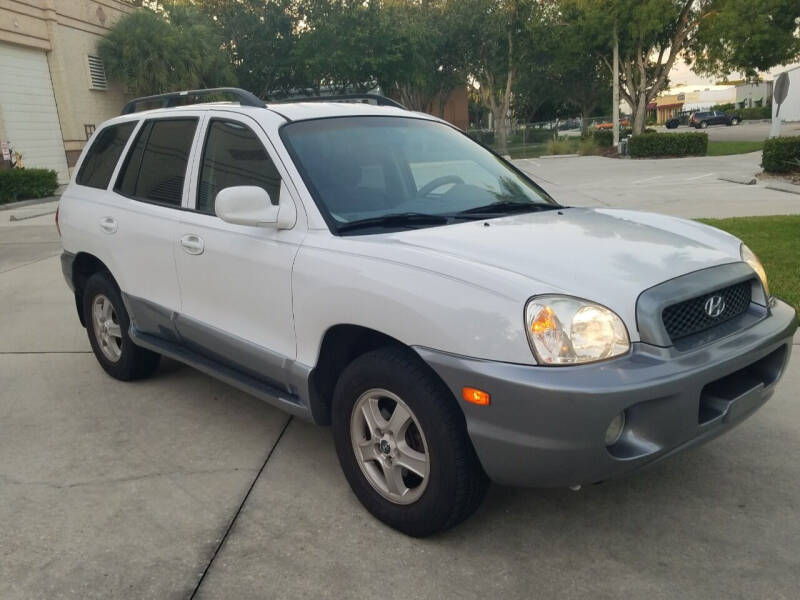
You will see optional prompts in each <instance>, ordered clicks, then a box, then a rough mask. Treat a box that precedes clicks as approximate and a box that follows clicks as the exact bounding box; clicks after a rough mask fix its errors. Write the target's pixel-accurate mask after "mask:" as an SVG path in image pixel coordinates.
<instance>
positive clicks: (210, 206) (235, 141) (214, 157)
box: [197, 119, 281, 215]
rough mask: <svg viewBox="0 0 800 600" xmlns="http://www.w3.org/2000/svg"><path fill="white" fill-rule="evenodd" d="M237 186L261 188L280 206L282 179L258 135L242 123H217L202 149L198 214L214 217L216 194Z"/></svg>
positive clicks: (221, 121) (210, 125) (207, 135)
mask: <svg viewBox="0 0 800 600" xmlns="http://www.w3.org/2000/svg"><path fill="white" fill-rule="evenodd" d="M237 185H254V186H257V187H260V188H262V189H263V190H265V191H266V192H267V193H268V194H269V197H270V200H272V203H273V204H278V198H279V194H280V188H281V176H280V174H279V173H278V170H277V169H276V168H275V164H274V163H273V162H272V160H271V159H270V157H269V155H268V154H267V151H266V150H265V149H264V146H263V145H262V144H261V141H260V140H259V139H258V137H257V136H256V134H255V133H253V131H252V130H251V129H250V128H249V127H247V126H246V125H242V124H241V123H237V122H235V121H224V120H221V119H214V120H213V121H211V123H210V124H209V126H208V133H207V134H206V143H205V148H204V149H203V162H202V163H201V167H200V185H199V186H198V188H197V210H198V211H200V212H204V213H209V214H212V215H213V214H215V212H214V200H215V199H216V197H217V193H219V191H220V190H224V189H225V188H227V187H233V186H237Z"/></svg>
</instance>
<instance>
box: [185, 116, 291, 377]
mask: <svg viewBox="0 0 800 600" xmlns="http://www.w3.org/2000/svg"><path fill="white" fill-rule="evenodd" d="M263 118H264V119H278V120H280V117H278V116H277V115H272V114H266V115H264V116H263ZM198 146H199V147H198V149H197V151H196V152H195V159H196V160H195V161H194V168H193V175H192V179H193V183H192V192H191V198H190V199H189V208H190V210H187V211H184V212H183V213H182V214H181V217H180V223H179V227H178V231H177V235H176V239H175V248H176V253H175V255H176V263H177V267H178V276H179V281H180V287H181V297H182V308H181V315H180V316H179V318H178V321H177V328H178V331H179V332H180V335H181V338H182V339H183V340H184V341H185V342H186V343H187V344H189V345H190V346H191V347H192V349H193V350H195V351H197V352H201V353H203V354H206V355H208V356H210V357H212V358H214V359H215V360H218V361H220V362H225V363H229V364H230V365H231V366H234V367H236V368H238V369H241V370H243V371H246V372H249V373H250V374H251V375H253V376H255V377H258V378H261V379H266V380H269V381H271V382H273V383H277V384H282V383H285V381H286V379H285V373H284V369H285V366H286V360H287V359H294V358H295V356H296V347H295V336H294V320H293V315H292V285H291V284H292V279H291V277H292V264H293V262H294V258H295V256H296V254H297V251H298V249H299V245H300V242H301V241H302V239H303V236H304V231H305V228H304V227H297V226H295V227H294V228H292V229H284V230H278V229H275V228H270V227H253V226H245V225H233V224H230V223H226V222H225V221H223V220H222V219H220V218H219V217H217V216H216V213H215V210H214V202H215V198H216V195H217V193H219V191H220V190H222V189H225V188H227V187H233V186H239V185H254V186H259V187H261V188H263V189H265V190H266V191H267V193H268V194H269V196H270V199H271V200H272V202H273V204H278V203H279V201H280V202H284V201H287V202H292V203H294V204H295V206H296V207H297V208H299V202H298V199H297V198H296V197H295V196H294V189H293V188H291V189H290V186H287V185H286V182H287V181H289V180H288V176H287V173H286V171H285V169H284V167H283V165H282V163H281V162H280V160H279V159H278V157H277V154H276V152H275V150H274V148H273V146H272V145H271V144H270V142H269V140H268V139H267V136H266V134H265V132H264V130H263V129H262V128H261V126H260V125H259V124H258V123H257V122H256V121H255V120H253V119H251V118H250V117H248V116H245V115H241V114H237V113H230V112H227V111H219V112H217V111H211V112H209V116H208V119H207V121H206V123H205V125H204V131H203V134H202V142H201V144H198Z"/></svg>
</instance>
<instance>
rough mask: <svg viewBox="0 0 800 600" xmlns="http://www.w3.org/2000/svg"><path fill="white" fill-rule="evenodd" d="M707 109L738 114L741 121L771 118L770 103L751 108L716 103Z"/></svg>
mask: <svg viewBox="0 0 800 600" xmlns="http://www.w3.org/2000/svg"><path fill="white" fill-rule="evenodd" d="M709 110H718V111H719V112H724V113H728V114H731V115H738V116H739V118H740V119H741V120H742V121H751V120H758V119H771V118H772V105H770V104H768V105H767V106H753V107H751V108H736V107H735V106H734V105H733V104H717V105H715V106H712V107H711V108H710V109H709Z"/></svg>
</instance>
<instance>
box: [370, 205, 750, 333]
mask: <svg viewBox="0 0 800 600" xmlns="http://www.w3.org/2000/svg"><path fill="white" fill-rule="evenodd" d="M379 237H380V238H383V239H384V240H385V241H386V242H389V243H392V244H400V245H404V246H411V247H414V248H416V249H418V250H423V251H425V253H436V254H439V255H440V256H441V258H446V257H448V256H449V257H452V258H453V259H459V260H458V262H460V261H461V260H467V261H469V262H471V263H475V264H480V265H484V266H486V267H489V268H491V269H492V270H495V269H500V270H503V271H507V272H512V273H515V274H516V275H521V276H523V277H525V278H527V279H531V280H535V281H536V282H539V283H540V284H541V285H532V286H531V289H530V294H529V295H532V294H536V293H541V292H540V290H541V289H543V288H549V289H550V290H552V291H559V292H562V293H565V294H569V295H573V296H578V297H581V298H585V299H588V300H592V301H595V302H599V303H602V304H605V305H607V306H609V307H610V308H613V309H615V310H617V311H618V312H620V314H621V316H622V313H626V314H627V315H628V317H629V318H630V317H633V312H634V309H635V303H636V299H637V297H638V296H639V294H640V293H641V292H642V291H644V290H646V289H648V288H650V287H652V286H654V285H656V284H659V283H662V282H664V281H666V280H668V279H672V278H673V277H677V276H679V275H683V274H686V273H690V272H692V271H697V270H700V269H704V268H707V267H711V266H715V265H720V264H725V263H730V262H735V261H739V260H740V256H739V244H740V242H739V240H737V239H736V238H735V237H733V236H731V235H729V234H727V233H724V232H722V231H719V230H717V229H714V228H712V227H709V226H707V225H703V224H701V223H697V222H694V221H688V220H684V219H678V218H675V217H667V216H663V215H657V214H653V213H643V212H635V211H627V210H613V209H590V208H564V209H561V210H552V211H545V212H538V213H526V214H520V215H513V216H509V217H504V218H500V219H491V220H487V221H473V222H469V223H463V224H458V225H453V226H448V227H432V228H426V229H418V230H414V231H406V232H398V233H392V234H389V235H385V236H379ZM444 264H446V263H444ZM452 266H453V268H454V269H457V266H456V265H455V264H454V265H452ZM447 274H449V275H457V273H452V272H451V273H447Z"/></svg>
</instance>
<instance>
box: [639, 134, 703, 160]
mask: <svg viewBox="0 0 800 600" xmlns="http://www.w3.org/2000/svg"><path fill="white" fill-rule="evenodd" d="M707 150H708V134H705V133H648V134H647V135H635V136H633V137H632V138H631V139H630V142H629V144H628V152H629V153H630V155H631V156H632V157H634V158H644V157H657V156H705V155H706V152H707Z"/></svg>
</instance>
